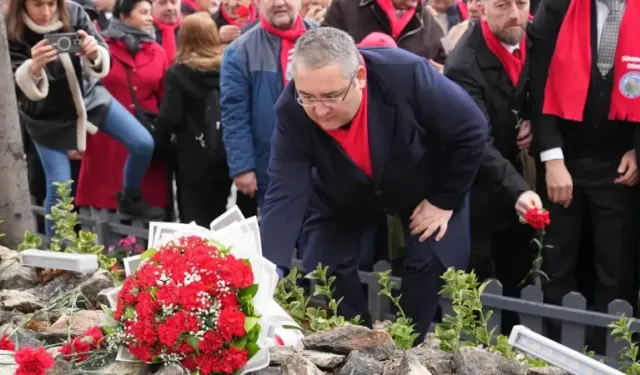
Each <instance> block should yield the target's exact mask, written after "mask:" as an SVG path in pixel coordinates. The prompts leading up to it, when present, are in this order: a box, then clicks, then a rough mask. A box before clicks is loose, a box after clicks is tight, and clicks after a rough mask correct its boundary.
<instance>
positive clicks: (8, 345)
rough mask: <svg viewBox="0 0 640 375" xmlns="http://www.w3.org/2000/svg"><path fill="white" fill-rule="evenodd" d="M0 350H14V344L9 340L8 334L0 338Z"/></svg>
mask: <svg viewBox="0 0 640 375" xmlns="http://www.w3.org/2000/svg"><path fill="white" fill-rule="evenodd" d="M0 350H8V351H10V352H12V351H14V350H16V345H15V344H14V343H13V341H11V340H9V335H4V336H2V338H0Z"/></svg>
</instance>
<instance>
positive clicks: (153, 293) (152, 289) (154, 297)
mask: <svg viewBox="0 0 640 375" xmlns="http://www.w3.org/2000/svg"><path fill="white" fill-rule="evenodd" d="M157 293H158V288H157V287H155V286H154V287H153V288H151V289H149V294H151V297H153V299H154V300H155V299H156V294H157Z"/></svg>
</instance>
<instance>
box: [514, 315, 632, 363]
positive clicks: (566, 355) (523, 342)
mask: <svg viewBox="0 0 640 375" xmlns="http://www.w3.org/2000/svg"><path fill="white" fill-rule="evenodd" d="M509 345H511V346H514V347H516V348H518V349H520V350H522V351H523V352H525V353H528V354H531V355H533V356H535V357H537V358H540V359H544V360H545V361H547V362H549V363H550V364H552V365H554V366H556V367H559V368H561V369H563V370H565V371H568V372H570V373H572V374H576V375H624V374H623V373H622V372H620V371H618V370H616V369H614V368H612V367H609V366H607V365H605V364H604V363H600V362H598V361H596V360H595V359H592V358H589V357H587V356H586V355H584V354H582V353H579V352H577V351H575V350H573V349H570V348H568V347H566V346H564V345H561V344H558V343H557V342H555V341H553V340H550V339H548V338H546V337H544V336H542V335H540V334H538V333H535V332H533V331H532V330H530V329H529V328H527V327H525V326H523V325H517V326H514V327H513V329H512V330H511V335H509Z"/></svg>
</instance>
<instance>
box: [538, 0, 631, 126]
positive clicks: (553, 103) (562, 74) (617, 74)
mask: <svg viewBox="0 0 640 375" xmlns="http://www.w3.org/2000/svg"><path fill="white" fill-rule="evenodd" d="M639 24H640V0H628V1H627V6H626V9H625V12H624V15H623V16H622V21H621V23H620V32H619V36H618V47H617V49H616V56H615V59H614V63H613V91H612V93H611V104H610V109H609V120H622V121H625V120H626V121H632V122H640V98H639V97H638V94H639V93H638V91H637V90H638V89H637V87H638V84H639V82H640V61H638V60H636V61H633V60H635V59H640V43H638V41H637V38H638V35H640V27H639V26H638V25H639ZM584 25H591V1H583V0H573V1H572V2H571V4H570V5H569V9H568V10H567V14H566V16H565V18H564V21H563V23H562V26H561V27H560V34H559V35H558V41H557V43H556V49H555V51H554V54H553V57H552V59H551V65H550V66H549V77H548V78H547V84H546V87H545V90H544V97H545V101H544V106H543V109H542V112H543V113H544V114H547V115H554V116H558V117H560V118H563V119H566V120H573V121H582V120H583V118H582V117H583V114H584V106H585V104H586V102H587V93H588V91H589V83H590V78H591V66H592V63H593V62H592V61H591V57H592V50H591V33H590V32H589V30H590V28H585V26H584ZM591 27H595V26H591ZM598 74H599V73H598ZM634 82H635V84H634ZM634 85H635V91H634V89H633V87H634ZM634 92H635V94H634ZM634 96H635V97H634Z"/></svg>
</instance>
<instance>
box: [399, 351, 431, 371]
mask: <svg viewBox="0 0 640 375" xmlns="http://www.w3.org/2000/svg"><path fill="white" fill-rule="evenodd" d="M396 375H432V374H431V372H430V371H429V370H427V368H426V367H424V366H423V365H422V363H420V361H419V360H418V357H416V355H415V354H413V353H411V352H410V351H406V352H405V353H404V356H403V357H402V362H400V366H399V367H398V370H397V371H396Z"/></svg>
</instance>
